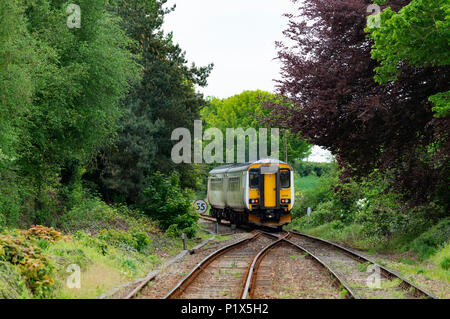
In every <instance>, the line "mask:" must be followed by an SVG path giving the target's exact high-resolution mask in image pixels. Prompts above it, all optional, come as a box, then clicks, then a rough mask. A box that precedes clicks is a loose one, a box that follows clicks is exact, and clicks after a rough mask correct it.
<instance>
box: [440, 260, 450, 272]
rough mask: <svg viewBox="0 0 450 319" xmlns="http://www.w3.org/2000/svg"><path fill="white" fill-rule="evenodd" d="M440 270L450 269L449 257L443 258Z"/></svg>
mask: <svg viewBox="0 0 450 319" xmlns="http://www.w3.org/2000/svg"><path fill="white" fill-rule="evenodd" d="M441 268H442V269H444V270H449V269H450V257H445V258H444V260H442V262H441Z"/></svg>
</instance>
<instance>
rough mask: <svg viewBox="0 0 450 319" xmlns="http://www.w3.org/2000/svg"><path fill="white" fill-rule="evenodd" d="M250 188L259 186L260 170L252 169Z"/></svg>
mask: <svg viewBox="0 0 450 319" xmlns="http://www.w3.org/2000/svg"><path fill="white" fill-rule="evenodd" d="M249 181H250V188H259V171H258V170H256V169H255V170H254V169H252V170H250V176H249Z"/></svg>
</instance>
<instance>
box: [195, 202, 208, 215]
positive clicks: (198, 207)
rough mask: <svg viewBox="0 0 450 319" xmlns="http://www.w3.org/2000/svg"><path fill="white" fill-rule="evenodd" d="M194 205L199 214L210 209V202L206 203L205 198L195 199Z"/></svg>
mask: <svg viewBox="0 0 450 319" xmlns="http://www.w3.org/2000/svg"><path fill="white" fill-rule="evenodd" d="M193 205H194V207H195V211H196V212H197V213H198V214H204V213H206V211H207V210H208V203H206V202H205V201H204V200H203V199H197V200H196V201H194V203H193Z"/></svg>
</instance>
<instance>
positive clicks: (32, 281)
mask: <svg viewBox="0 0 450 319" xmlns="http://www.w3.org/2000/svg"><path fill="white" fill-rule="evenodd" d="M0 261H3V262H8V263H10V264H11V265H13V266H16V267H17V268H18V269H19V270H20V273H21V275H22V276H23V278H25V282H26V283H27V286H28V287H29V288H30V290H31V291H32V292H33V294H34V295H35V296H36V297H43V298H45V297H49V296H50V295H51V293H52V291H53V284H54V281H53V278H52V274H53V269H54V267H53V265H52V264H51V262H50V260H49V259H48V258H47V257H46V256H45V255H44V254H43V253H42V250H41V249H40V248H39V247H37V246H36V245H35V244H34V243H33V242H32V241H30V240H28V239H27V238H26V237H24V236H23V235H20V234H18V233H14V234H7V235H0Z"/></svg>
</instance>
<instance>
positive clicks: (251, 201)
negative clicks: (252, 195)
mask: <svg viewBox="0 0 450 319" xmlns="http://www.w3.org/2000/svg"><path fill="white" fill-rule="evenodd" d="M258 203H259V199H250V204H258Z"/></svg>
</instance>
